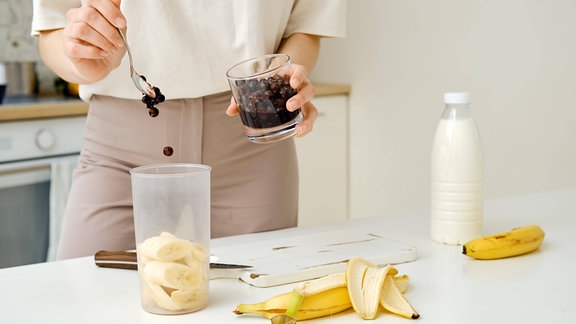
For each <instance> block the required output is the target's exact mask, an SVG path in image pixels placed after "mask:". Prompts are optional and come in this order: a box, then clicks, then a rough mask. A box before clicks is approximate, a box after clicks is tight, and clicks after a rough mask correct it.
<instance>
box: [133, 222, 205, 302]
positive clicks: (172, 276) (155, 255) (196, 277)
mask: <svg viewBox="0 0 576 324" xmlns="http://www.w3.org/2000/svg"><path fill="white" fill-rule="evenodd" d="M137 254H138V258H139V265H138V269H139V270H140V271H139V273H140V277H141V290H142V303H143V305H144V308H145V309H148V310H151V311H152V312H159V313H162V312H166V311H168V312H178V311H185V310H191V309H199V308H202V307H204V306H205V305H206V304H207V301H208V259H209V257H210V256H209V255H208V252H207V251H206V249H205V248H204V247H203V246H202V245H200V244H198V243H195V242H190V241H187V240H183V239H179V238H177V237H175V236H174V235H172V234H170V233H167V232H163V233H161V234H160V235H158V236H153V237H150V238H148V239H146V240H145V241H144V242H142V243H141V244H139V245H138V247H137Z"/></svg>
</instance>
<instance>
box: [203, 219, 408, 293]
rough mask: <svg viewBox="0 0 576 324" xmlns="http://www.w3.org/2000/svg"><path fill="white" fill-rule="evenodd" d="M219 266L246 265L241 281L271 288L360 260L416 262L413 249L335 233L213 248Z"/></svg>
mask: <svg viewBox="0 0 576 324" xmlns="http://www.w3.org/2000/svg"><path fill="white" fill-rule="evenodd" d="M211 253H212V254H214V255H216V256H217V257H218V261H217V262H219V263H234V264H247V265H251V266H252V268H250V269H248V270H247V271H243V272H242V273H241V274H240V279H241V280H243V281H244V282H246V283H249V284H251V285H253V286H256V287H271V286H277V285H283V284H287V283H292V282H298V281H304V280H309V279H313V278H318V277H322V276H324V275H328V274H331V273H336V272H341V271H345V270H346V266H347V263H346V262H347V261H348V260H349V259H351V258H353V257H362V258H364V259H366V260H368V261H370V262H372V263H374V264H376V265H385V264H397V263H403V262H409V261H413V260H415V259H416V258H417V257H418V255H417V252H416V248H415V247H413V246H410V245H406V244H403V243H400V242H396V241H392V240H388V239H386V238H383V237H381V236H379V235H377V234H372V233H367V232H361V231H358V230H334V231H327V232H320V233H317V234H306V235H296V236H289V237H282V238H276V239H268V240H260V241H257V242H251V243H245V244H237V245H234V246H226V247H216V248H212V249H211Z"/></svg>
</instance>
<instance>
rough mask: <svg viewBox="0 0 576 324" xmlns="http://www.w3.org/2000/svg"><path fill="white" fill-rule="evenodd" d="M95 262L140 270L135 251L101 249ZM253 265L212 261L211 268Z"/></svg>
mask: <svg viewBox="0 0 576 324" xmlns="http://www.w3.org/2000/svg"><path fill="white" fill-rule="evenodd" d="M94 262H95V263H96V265H97V266H99V267H102V268H116V269H128V270H138V256H137V254H136V252H133V251H106V250H101V251H98V252H96V254H94ZM249 268H252V266H249V265H244V264H229V263H217V262H210V269H249Z"/></svg>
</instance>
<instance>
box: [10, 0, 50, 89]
mask: <svg viewBox="0 0 576 324" xmlns="http://www.w3.org/2000/svg"><path fill="white" fill-rule="evenodd" d="M31 23H32V0H0V62H36V73H37V76H38V87H39V90H40V92H53V91H54V79H55V78H56V75H55V74H54V73H53V72H52V71H50V70H49V69H48V68H47V67H46V65H44V63H42V61H41V59H40V54H39V52H38V40H37V39H36V38H34V37H32V36H30V31H31Z"/></svg>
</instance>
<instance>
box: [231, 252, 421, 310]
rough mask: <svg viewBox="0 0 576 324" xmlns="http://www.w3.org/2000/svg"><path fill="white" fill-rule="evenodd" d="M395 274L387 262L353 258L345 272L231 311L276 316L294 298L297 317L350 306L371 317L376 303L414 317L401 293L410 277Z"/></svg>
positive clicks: (376, 308)
mask: <svg viewBox="0 0 576 324" xmlns="http://www.w3.org/2000/svg"><path fill="white" fill-rule="evenodd" d="M397 274H398V271H397V270H396V269H395V268H394V267H392V266H390V265H388V266H385V267H382V268H380V267H377V266H375V265H373V264H371V263H370V262H368V261H366V260H364V259H361V258H353V259H351V260H350V261H349V262H348V268H347V270H346V272H344V273H337V274H333V275H329V276H325V277H322V278H319V279H315V280H311V281H307V282H304V283H301V284H298V285H297V286H296V287H295V288H294V291H293V292H287V293H284V294H281V295H277V296H274V297H272V298H270V299H268V300H266V301H263V302H260V303H255V304H240V305H238V306H237V307H236V309H235V310H234V313H236V314H237V315H241V314H259V315H262V316H265V317H267V318H269V319H272V318H274V317H276V318H278V317H279V316H280V315H283V314H287V312H286V310H287V309H290V308H291V307H293V305H294V304H293V303H294V301H297V302H298V304H297V305H299V306H298V307H297V311H295V312H294V314H291V316H293V317H294V318H295V319H296V320H297V321H302V320H307V319H313V318H318V317H323V316H330V315H334V314H336V313H339V312H342V311H344V310H347V309H349V308H354V310H355V311H356V312H358V314H359V315H360V316H361V317H362V318H364V319H374V318H376V316H377V312H378V307H379V305H382V306H383V307H384V308H385V309H387V310H388V311H390V312H392V313H394V314H398V315H401V316H404V317H407V318H412V319H416V318H418V317H419V315H418V313H417V312H416V311H415V310H414V309H413V308H412V306H410V304H409V303H408V301H406V299H405V298H404V296H403V295H402V294H403V293H404V292H405V291H406V289H407V287H408V280H409V278H408V276H406V275H402V276H396V275H397ZM295 296H296V297H297V298H296V297H295ZM300 302H301V303H300ZM288 313H291V312H288Z"/></svg>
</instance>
